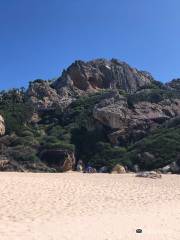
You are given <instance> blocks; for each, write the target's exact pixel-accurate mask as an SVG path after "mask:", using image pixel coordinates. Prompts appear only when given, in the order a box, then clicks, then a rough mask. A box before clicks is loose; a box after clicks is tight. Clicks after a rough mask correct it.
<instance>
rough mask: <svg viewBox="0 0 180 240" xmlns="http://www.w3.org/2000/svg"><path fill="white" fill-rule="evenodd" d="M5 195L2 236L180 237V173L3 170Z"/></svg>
mask: <svg viewBox="0 0 180 240" xmlns="http://www.w3.org/2000/svg"><path fill="white" fill-rule="evenodd" d="M0 194H1V195H0V240H82V239H83V240H136V239H143V240H174V239H177V240H179V239H180V175H179V176H178V175H163V177H162V179H145V178H137V177H135V175H134V174H124V175H116V174H111V175H110V174H80V173H64V174H49V173H47V174H46V173H44V174H39V173H37V174H33V173H0ZM138 228H140V229H142V233H136V229H138Z"/></svg>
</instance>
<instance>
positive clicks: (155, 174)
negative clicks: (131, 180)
mask: <svg viewBox="0 0 180 240" xmlns="http://www.w3.org/2000/svg"><path fill="white" fill-rule="evenodd" d="M136 177H144V178H153V179H156V178H161V174H160V173H159V172H155V171H150V172H148V171H146V172H140V173H138V174H137V175H136Z"/></svg>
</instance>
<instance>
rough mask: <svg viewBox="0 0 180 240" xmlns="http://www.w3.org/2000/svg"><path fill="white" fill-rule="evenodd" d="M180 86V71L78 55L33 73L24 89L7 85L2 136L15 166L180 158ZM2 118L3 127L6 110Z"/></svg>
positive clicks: (146, 164)
mask: <svg viewBox="0 0 180 240" xmlns="http://www.w3.org/2000/svg"><path fill="white" fill-rule="evenodd" d="M179 86H180V80H179V79H176V80H173V81H171V82H169V83H166V84H162V83H161V82H158V81H156V80H155V79H154V78H153V77H152V76H151V74H150V73H148V72H146V71H139V70H137V69H135V68H132V67H131V66H129V65H128V64H127V63H124V62H121V61H118V60H116V59H112V60H105V59H97V60H93V61H88V62H83V61H75V62H74V63H73V64H72V65H71V66H69V67H68V68H67V69H66V70H64V71H63V73H62V75H61V76H60V77H59V78H57V79H56V80H54V81H44V80H40V79H39V80H35V81H33V82H30V84H29V87H28V89H27V90H26V91H24V90H21V91H20V90H11V91H9V92H5V93H4V92H3V93H2V94H1V99H0V113H1V114H2V116H3V117H4V118H5V122H6V133H7V134H8V135H6V136H4V137H2V138H0V144H3V146H4V147H5V149H6V153H7V154H6V155H7V158H10V159H11V163H13V164H11V168H9V170H10V169H11V170H12V169H14V167H13V166H15V165H16V169H19V170H21V169H25V170H29V171H62V169H68V170H69V169H73V168H74V167H75V166H76V162H77V161H78V160H82V161H83V164H84V165H85V166H86V165H88V164H90V165H92V166H93V167H95V168H97V169H100V168H101V167H104V166H105V167H107V169H108V171H110V170H111V169H113V167H114V166H115V165H116V164H122V165H124V166H126V167H127V168H128V169H129V170H133V166H134V165H138V167H139V168H141V169H146V168H147V169H154V168H159V167H164V166H165V165H167V164H169V163H170V164H171V163H172V162H174V161H177V164H179V165H180V160H179V152H180V144H179V142H180V132H179V126H180V121H179V119H180V118H179V116H180V87H179ZM0 126H1V128H0V134H1V135H3V134H4V133H5V127H4V121H3V118H0ZM167 149H171V151H170V152H167V151H166V150H167ZM164 153H166V155H165V154H164ZM53 159H54V161H53ZM51 160H52V161H51ZM14 163H16V164H14ZM8 164H9V163H8ZM174 164H175V165H176V163H174ZM8 166H9V165H8ZM17 166H18V168H17ZM64 166H65V167H64ZM5 169H6V170H8V168H5Z"/></svg>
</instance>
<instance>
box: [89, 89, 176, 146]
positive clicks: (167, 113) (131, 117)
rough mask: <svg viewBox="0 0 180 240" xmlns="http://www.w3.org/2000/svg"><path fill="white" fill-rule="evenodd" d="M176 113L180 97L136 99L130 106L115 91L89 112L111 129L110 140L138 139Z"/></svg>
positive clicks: (113, 141) (116, 142) (114, 142)
mask: <svg viewBox="0 0 180 240" xmlns="http://www.w3.org/2000/svg"><path fill="white" fill-rule="evenodd" d="M178 115H180V99H171V100H169V99H165V100H162V101H160V102H158V103H153V102H148V101H139V102H138V103H135V104H134V105H133V107H132V106H129V105H128V102H127V99H126V98H125V97H123V96H121V95H119V94H118V93H117V92H114V94H113V95H111V96H109V98H107V99H105V100H104V99H103V100H102V101H101V102H100V103H99V104H97V105H96V106H95V108H94V112H93V116H94V118H95V119H97V120H98V121H99V122H101V123H102V124H103V125H105V126H108V127H110V128H111V129H112V133H110V134H109V139H110V141H111V142H112V143H113V144H118V142H119V141H121V142H123V141H124V142H126V140H127V138H131V139H132V140H138V139H141V138H142V137H143V136H145V135H146V134H147V132H149V131H150V130H153V129H154V128H156V127H157V126H159V125H160V124H162V123H163V122H165V121H166V120H168V119H171V118H173V117H176V116H178Z"/></svg>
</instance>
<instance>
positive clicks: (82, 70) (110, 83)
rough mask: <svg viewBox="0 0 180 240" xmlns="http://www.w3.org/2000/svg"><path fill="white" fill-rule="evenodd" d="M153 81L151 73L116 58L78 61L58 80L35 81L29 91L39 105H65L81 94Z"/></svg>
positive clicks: (125, 88) (131, 89)
mask: <svg viewBox="0 0 180 240" xmlns="http://www.w3.org/2000/svg"><path fill="white" fill-rule="evenodd" d="M153 81H154V79H153V77H152V76H151V74H150V73H148V72H145V71H138V70H137V69H135V68H132V67H130V66H129V65H128V64H126V63H125V62H120V61H118V60H116V59H112V60H110V61H108V60H105V59H97V60H94V61H89V62H83V61H75V62H74V63H73V64H72V65H71V66H70V67H68V68H67V70H64V71H63V73H62V76H60V77H59V78H58V79H57V80H56V81H55V82H48V81H42V80H36V81H34V82H31V84H30V85H29V88H28V90H27V95H28V97H30V99H31V101H32V102H33V103H34V105H35V106H36V107H37V108H38V109H48V108H52V107H57V106H61V107H62V108H64V107H67V106H68V105H69V104H70V103H71V102H73V101H75V100H76V99H77V98H78V97H79V96H84V95H87V94H90V93H96V92H98V91H101V90H107V89H119V90H123V91H125V92H128V93H133V92H136V91H137V90H139V89H141V88H146V87H148V86H149V85H151V83H152V82H153Z"/></svg>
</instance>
